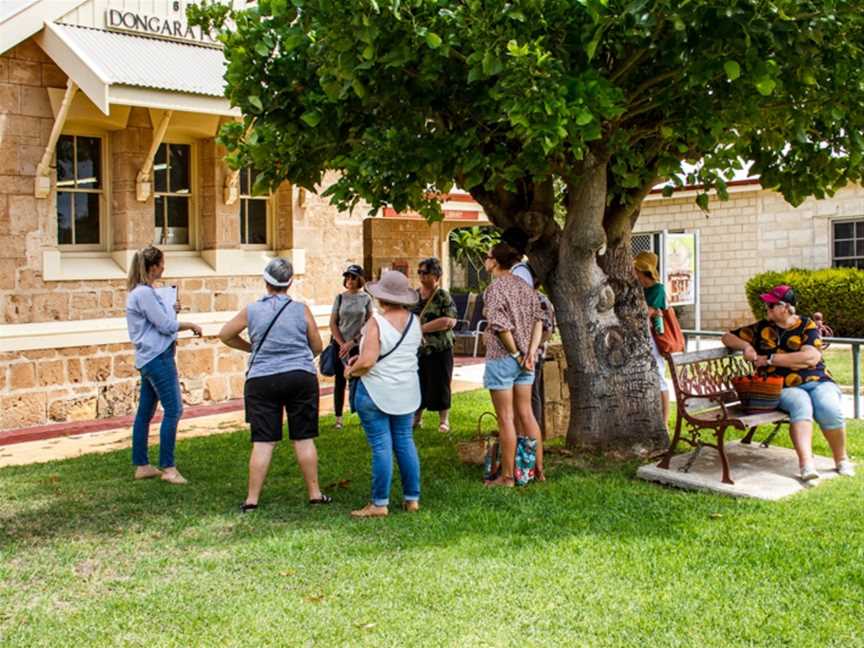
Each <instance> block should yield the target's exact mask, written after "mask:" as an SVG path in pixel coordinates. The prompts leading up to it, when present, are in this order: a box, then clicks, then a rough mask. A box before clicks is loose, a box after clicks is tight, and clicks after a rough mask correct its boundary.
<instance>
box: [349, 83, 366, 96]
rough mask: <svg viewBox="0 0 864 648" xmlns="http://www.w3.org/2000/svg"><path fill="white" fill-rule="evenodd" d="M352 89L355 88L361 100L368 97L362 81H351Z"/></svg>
mask: <svg viewBox="0 0 864 648" xmlns="http://www.w3.org/2000/svg"><path fill="white" fill-rule="evenodd" d="M351 87H352V88H354V92H355V93H356V94H357V96H358V97H360V98H361V99H362V98H363V97H365V96H366V86H364V85H363V83H361V81H360V79H354V80H353V81H351Z"/></svg>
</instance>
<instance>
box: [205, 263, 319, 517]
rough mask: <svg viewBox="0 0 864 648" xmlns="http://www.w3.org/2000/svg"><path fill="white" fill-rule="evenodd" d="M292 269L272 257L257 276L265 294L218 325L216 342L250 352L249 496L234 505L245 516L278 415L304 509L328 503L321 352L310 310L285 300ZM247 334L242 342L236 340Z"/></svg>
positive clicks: (263, 472)
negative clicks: (321, 469) (302, 488)
mask: <svg viewBox="0 0 864 648" xmlns="http://www.w3.org/2000/svg"><path fill="white" fill-rule="evenodd" d="M293 279H294V268H293V267H292V266H291V262H290V261H288V260H287V259H283V258H276V259H273V260H272V261H270V263H268V264H267V267H266V269H265V270H264V287H265V289H266V290H267V295H266V296H264V297H262V298H261V299H259V300H258V301H257V302H255V303H253V304H249V306H247V307H246V308H244V309H242V310H241V311H240V312H239V313H237V315H235V316H234V318H233V319H232V320H231V321H230V322H228V323H227V324H225V326H223V327H222V330H221V331H220V333H219V339H221V340H222V342H223V343H224V344H226V345H228V346H229V347H231V348H233V349H239V350H240V351H245V352H246V353H249V354H250V356H249V368H248V370H247V371H246V386H245V388H244V390H243V392H244V393H243V396H244V400H245V403H244V404H245V408H246V421H247V422H248V423H249V425H250V428H251V433H252V455H251V457H250V458H249V490H248V493H247V495H246V499H245V500H244V501H243V503H242V504H241V505H240V511H241V512H243V513H246V512H248V511H252V510H254V509H257V508H258V499H259V497H260V496H261V489H262V487H263V486H264V480H265V478H266V477H267V471H268V469H269V468H270V460H271V459H272V457H273V450H274V449H275V447H276V443H277V442H278V441H281V440H282V411H283V410H284V411H285V413H286V414H287V416H288V438H289V439H291V441H292V442H293V444H294V454H295V455H296V456H297V463H298V464H300V472H301V473H302V474H303V480H304V481H305V482H306V490H307V492H308V494H309V503H310V504H329V503H330V502H331V501H332V500H331V498H330V497H328V496H327V495H324V494H323V493H322V492H321V489H320V487H319V486H318V451H317V449H316V448H315V437H317V436H318V371H317V369H316V368H315V364H314V362H313V360H314V357H315V356H316V355H318V354H319V353H321V346H322V345H321V336H320V335H319V333H318V326H317V324H316V323H315V318H314V317H313V316H312V311H311V310H309V307H308V306H307V305H306V304H303V303H300V302H295V301H293V300H292V299H291V297H290V296H289V295H288V288H289V287H290V286H291V283H292V281H293ZM247 328H248V329H249V341H248V342H247V341H246V340H244V339H243V338H242V337H240V333H242V332H243V331H244V330H245V329H247Z"/></svg>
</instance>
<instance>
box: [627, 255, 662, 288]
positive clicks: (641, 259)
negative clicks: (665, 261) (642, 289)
mask: <svg viewBox="0 0 864 648" xmlns="http://www.w3.org/2000/svg"><path fill="white" fill-rule="evenodd" d="M657 261H658V258H657V255H656V254H654V253H653V252H640V253H639V254H637V255H636V258H635V259H633V267H634V268H636V269H637V270H638V271H639V272H647V273H648V274H650V275H651V278H652V279H653V280H654V281H660V273H659V272H658V271H657Z"/></svg>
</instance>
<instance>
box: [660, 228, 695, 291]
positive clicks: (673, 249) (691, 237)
mask: <svg viewBox="0 0 864 648" xmlns="http://www.w3.org/2000/svg"><path fill="white" fill-rule="evenodd" d="M664 246H665V249H664V257H665V264H664V270H665V275H666V276H665V281H664V283H665V284H666V303H667V304H668V305H669V306H686V305H689V304H695V303H696V234H694V233H688V234H672V233H667V234H666V236H665V237H664Z"/></svg>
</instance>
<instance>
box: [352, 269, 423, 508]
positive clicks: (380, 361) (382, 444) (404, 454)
mask: <svg viewBox="0 0 864 648" xmlns="http://www.w3.org/2000/svg"><path fill="white" fill-rule="evenodd" d="M366 290H368V291H369V293H370V294H371V295H372V296H373V297H374V298H375V299H377V300H378V305H379V312H378V313H375V314H374V315H372V317H371V319H370V320H369V321H368V322H367V323H366V326H365V327H364V328H363V339H362V341H361V343H360V355H359V356H357V357H356V358H352V359H351V360H350V361H349V364H348V367H346V369H345V377H346V378H358V377H359V382H358V383H356V389H352V402H351V408H352V409H353V410H354V411H356V412H357V413H358V414H359V415H360V422H361V423H362V424H363V431H364V432H365V433H366V439H367V441H368V442H369V447H370V449H371V450H372V501H371V502H370V503H369V504H368V505H366V506H364V507H363V508H361V509H358V510H356V511H352V512H351V515H353V516H354V517H358V518H367V517H384V516H386V515H388V514H389V512H390V509H389V505H390V486H391V483H392V481H393V454H394V453H395V455H396V462H397V463H398V464H399V476H400V478H401V481H402V499H403V502H402V507H403V508H404V509H405V510H406V511H410V512H414V511H417V510H419V509H420V458H419V457H418V456H417V448H416V446H415V445H414V436H413V429H412V422H413V420H414V412H416V411H417V409H418V408H419V407H420V401H421V398H420V379H419V377H418V375H417V369H418V364H417V350H418V349H419V348H420V341H421V339H422V333H421V331H420V322H419V320H418V319H417V317H416V316H415V315H414V314H413V313H412V312H411V308H412V307H413V306H414V305H415V304H416V303H417V291H415V290H413V289H412V288H411V284H410V283H409V282H408V278H407V277H406V276H405V275H403V274H402V273H401V272H397V271H395V270H390V271H387V272H385V273H383V274H382V275H381V281H376V282H374V283H370V284H369V285H368V286H367V288H366Z"/></svg>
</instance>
